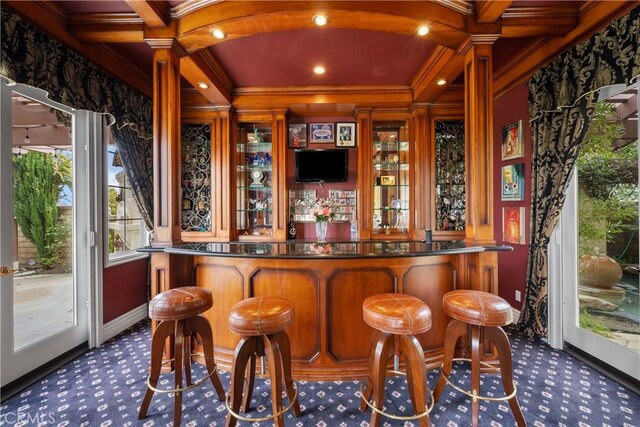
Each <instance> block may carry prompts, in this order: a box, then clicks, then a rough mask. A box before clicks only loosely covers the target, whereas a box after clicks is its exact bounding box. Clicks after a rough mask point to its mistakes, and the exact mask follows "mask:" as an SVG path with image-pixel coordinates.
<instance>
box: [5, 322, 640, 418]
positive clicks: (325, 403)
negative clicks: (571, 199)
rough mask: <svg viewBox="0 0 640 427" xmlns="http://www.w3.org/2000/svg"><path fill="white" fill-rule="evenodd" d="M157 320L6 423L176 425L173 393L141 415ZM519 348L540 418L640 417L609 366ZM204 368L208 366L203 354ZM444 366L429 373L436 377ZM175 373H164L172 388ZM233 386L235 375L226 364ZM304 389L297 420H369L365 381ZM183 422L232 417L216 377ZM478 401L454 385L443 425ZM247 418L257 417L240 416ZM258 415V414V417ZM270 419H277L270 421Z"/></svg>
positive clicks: (17, 404)
mask: <svg viewBox="0 0 640 427" xmlns="http://www.w3.org/2000/svg"><path fill="white" fill-rule="evenodd" d="M150 341H151V340H150V328H149V324H148V323H147V322H143V323H141V324H138V325H136V326H135V327H133V328H131V329H129V330H127V331H125V332H124V333H123V334H121V335H120V336H118V337H116V338H114V339H112V340H110V341H109V342H107V343H105V344H104V345H103V346H102V347H100V348H97V349H94V350H92V351H90V352H88V353H86V354H84V355H83V356H81V357H79V358H78V359H76V360H74V361H73V362H71V363H69V364H68V365H67V366H65V367H64V368H62V369H59V370H58V371H57V372H55V373H53V374H52V375H49V376H48V377H46V378H45V379H43V380H42V381H40V382H39V383H37V384H35V385H34V386H32V387H30V388H29V389H28V390H26V391H24V392H22V393H21V394H18V395H16V396H14V397H13V398H11V399H9V400H8V401H6V402H5V403H4V404H3V405H2V407H1V411H0V425H2V426H5V425H6V426H13V425H16V426H31V425H55V426H72V427H76V426H91V427H93V426H101V427H102V426H104V427H106V426H137V425H140V426H168V425H171V424H172V419H173V414H172V411H173V407H172V402H173V400H172V397H171V396H169V395H167V394H164V395H158V394H156V395H155V396H154V398H153V401H152V403H151V407H150V410H149V416H148V417H147V418H146V419H145V420H143V421H138V419H137V418H138V409H139V407H140V402H141V401H142V396H143V395H144V390H145V380H146V375H147V371H148V366H149V348H150ZM511 345H512V348H513V351H514V371H515V372H514V375H515V380H516V382H517V384H518V397H519V400H520V403H521V405H522V407H523V411H524V415H525V418H526V420H527V423H528V425H530V426H584V427H588V426H636V427H637V426H639V425H640V397H639V396H638V395H635V394H633V393H632V392H630V391H628V390H627V389H625V388H623V387H622V386H620V385H618V384H616V383H614V382H613V381H611V380H609V379H607V378H605V377H603V376H601V375H600V374H598V373H597V372H595V371H593V370H592V369H590V368H588V367H586V366H585V365H583V364H582V363H580V362H578V361H577V360H575V359H573V358H571V357H570V356H567V355H566V354H564V353H563V352H558V351H555V350H553V349H551V348H550V347H549V346H547V345H546V344H545V343H543V342H534V341H529V340H527V339H525V338H522V337H520V336H518V335H514V334H513V333H511ZM194 367H195V368H194V376H195V377H196V378H197V377H198V375H202V374H203V373H204V369H202V368H201V367H200V366H199V365H197V364H194ZM438 375H439V372H438V371H434V372H430V374H429V385H430V387H431V388H433V386H434V385H435V383H436V381H437V378H438ZM455 375H456V377H457V378H459V379H460V381H459V384H460V385H461V386H462V387H465V381H468V380H469V376H470V375H469V373H468V372H467V371H466V369H465V368H464V367H462V366H460V367H459V368H458V372H457V373H456V374H455ZM171 381H172V377H171V376H167V377H166V379H164V380H162V381H161V382H163V383H164V384H163V385H161V386H163V387H167V388H169V387H170V386H171V384H170V382H171ZM222 382H223V384H224V387H225V390H228V386H229V375H228V374H226V373H223V374H222ZM256 386H257V388H256V390H255V392H254V394H253V396H254V399H253V404H252V407H255V408H257V411H252V412H251V413H250V414H254V415H256V414H257V415H258V416H264V415H266V414H268V413H270V400H269V385H268V381H265V380H262V379H257V380H256ZM298 387H299V399H300V404H301V407H302V410H303V416H302V417H300V418H294V417H293V415H288V416H287V417H286V419H285V423H286V425H287V426H298V427H303V426H305V427H306V426H320V427H325V426H326V427H333V426H359V427H365V426H368V425H369V423H368V421H369V415H370V414H369V412H366V413H361V412H360V411H359V409H358V403H359V399H358V395H359V391H358V390H359V383H358V382H357V381H336V382H309V381H299V382H298ZM482 390H483V393H485V394H493V395H495V396H501V395H502V385H501V382H500V378H499V377H498V376H485V377H484V378H483V383H482ZM386 396H387V402H385V407H386V409H387V410H388V411H391V412H393V413H396V414H399V415H410V414H411V404H410V402H408V400H407V399H408V398H407V396H408V393H407V390H406V383H405V381H404V378H403V377H390V378H388V381H387V393H386ZM183 402H184V403H183V416H182V425H183V426H222V425H224V420H225V416H226V410H225V407H224V404H223V403H220V402H218V401H217V399H216V397H215V393H214V391H213V387H212V386H211V384H210V383H207V384H206V385H204V386H201V387H197V388H195V389H192V390H189V391H188V392H187V393H186V395H185V397H184V399H183ZM480 414H481V415H480V416H481V419H480V425H482V426H496V427H497V426H510V425H514V419H513V416H512V414H511V411H510V409H509V406H508V405H507V404H502V403H499V402H483V403H482V404H481V407H480ZM470 417H471V411H470V402H469V399H467V398H466V396H464V395H462V394H461V393H458V392H456V391H455V390H454V389H453V388H451V387H447V388H446V389H445V392H444V393H443V395H442V398H441V400H440V402H439V403H438V404H437V405H435V407H434V409H433V412H432V413H431V420H432V423H433V425H435V426H447V427H455V426H468V425H470V424H471V421H470ZM239 425H248V423H245V422H240V423H239ZM256 425H257V424H256ZM262 425H273V424H272V423H262ZM383 425H385V426H407V427H408V426H414V425H417V423H415V422H404V423H403V422H400V421H393V420H385V421H384V422H383Z"/></svg>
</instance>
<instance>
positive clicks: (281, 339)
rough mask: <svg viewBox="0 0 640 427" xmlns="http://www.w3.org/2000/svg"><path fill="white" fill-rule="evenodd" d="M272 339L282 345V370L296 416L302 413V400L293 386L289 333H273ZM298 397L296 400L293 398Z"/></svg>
mask: <svg viewBox="0 0 640 427" xmlns="http://www.w3.org/2000/svg"><path fill="white" fill-rule="evenodd" d="M271 339H272V340H277V341H278V345H279V346H280V353H281V354H282V372H283V375H284V386H285V390H286V392H287V396H288V397H289V401H290V402H293V406H292V408H293V413H294V415H295V416H296V417H299V416H301V415H302V411H301V410H300V402H299V401H298V398H297V396H296V392H295V390H294V388H293V376H292V375H291V344H290V342H289V335H287V333H286V332H284V331H280V332H276V333H275V334H273V335H272V338H271ZM294 397H295V398H296V400H295V401H294V400H293V398H294Z"/></svg>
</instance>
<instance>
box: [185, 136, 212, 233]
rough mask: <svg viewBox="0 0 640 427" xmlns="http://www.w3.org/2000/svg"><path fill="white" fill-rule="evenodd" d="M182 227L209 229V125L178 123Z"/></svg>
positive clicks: (196, 229) (210, 205)
mask: <svg viewBox="0 0 640 427" xmlns="http://www.w3.org/2000/svg"><path fill="white" fill-rule="evenodd" d="M181 144H182V146H181V153H182V174H181V180H182V182H181V184H180V187H181V212H182V215H181V221H180V228H181V230H182V231H187V232H189V231H198V232H202V231H210V230H211V208H212V203H211V201H212V198H211V125H210V124H183V125H182V127H181Z"/></svg>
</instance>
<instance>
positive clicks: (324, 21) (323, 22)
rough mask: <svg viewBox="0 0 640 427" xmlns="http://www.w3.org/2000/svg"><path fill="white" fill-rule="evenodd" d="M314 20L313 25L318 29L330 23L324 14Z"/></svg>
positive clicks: (316, 16)
mask: <svg viewBox="0 0 640 427" xmlns="http://www.w3.org/2000/svg"><path fill="white" fill-rule="evenodd" d="M312 19H313V23H314V24H316V25H317V26H318V27H323V26H325V25H327V23H328V22H329V18H328V17H327V15H323V14H318V15H315V16H314V17H313V18H312Z"/></svg>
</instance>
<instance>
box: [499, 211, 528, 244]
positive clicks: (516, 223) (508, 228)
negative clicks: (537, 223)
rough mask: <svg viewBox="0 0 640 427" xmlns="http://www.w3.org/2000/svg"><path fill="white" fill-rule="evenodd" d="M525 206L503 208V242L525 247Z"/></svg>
mask: <svg viewBox="0 0 640 427" xmlns="http://www.w3.org/2000/svg"><path fill="white" fill-rule="evenodd" d="M524 222H525V210H524V206H522V207H518V206H514V207H511V206H508V207H503V208H502V240H503V241H504V242H505V243H515V244H516V245H524V244H525V242H526V239H525V228H524Z"/></svg>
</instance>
